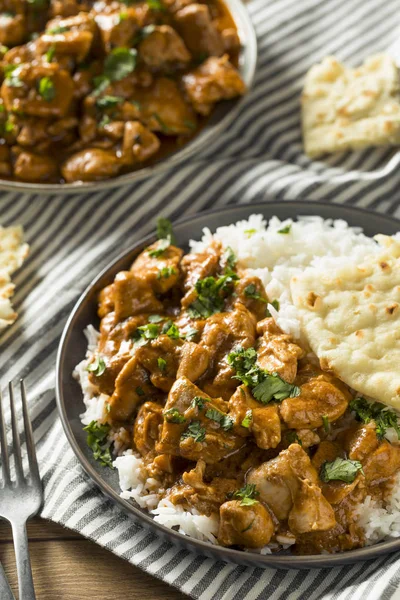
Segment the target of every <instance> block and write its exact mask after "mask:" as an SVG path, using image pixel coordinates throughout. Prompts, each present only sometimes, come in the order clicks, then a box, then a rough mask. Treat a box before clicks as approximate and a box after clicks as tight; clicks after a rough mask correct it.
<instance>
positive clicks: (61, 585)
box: [0, 518, 187, 600]
mask: <svg viewBox="0 0 400 600" xmlns="http://www.w3.org/2000/svg"><path fill="white" fill-rule="evenodd" d="M28 536H29V542H30V543H29V548H30V553H31V561H32V570H33V579H34V583H35V591H36V598H37V600H89V599H90V600H115V599H117V598H118V599H119V598H126V599H129V600H143V599H146V600H161V599H162V600H184V599H185V598H186V599H187V596H184V595H183V594H181V593H180V592H178V591H176V590H174V589H173V588H171V587H170V586H168V585H167V584H165V583H162V582H160V581H158V580H157V579H154V578H153V577H151V576H150V575H147V573H144V572H143V571H141V570H140V569H137V568H136V567H134V566H132V565H131V564H130V563H128V562H127V561H125V560H122V559H121V558H118V557H117V556H115V555H114V554H112V553H111V552H109V551H108V550H104V549H103V548H100V547H99V546H97V545H96V544H94V543H93V542H90V541H88V540H86V539H84V538H83V537H81V536H80V535H78V534H76V533H74V532H72V531H69V530H68V529H64V528H63V527H60V526H59V525H55V524H54V523H51V522H49V521H45V520H43V519H39V518H36V519H33V520H32V521H30V523H29V525H28ZM0 561H1V563H2V565H3V567H4V570H5V572H6V574H7V577H8V580H9V582H10V585H11V588H12V590H13V592H14V594H15V597H16V598H18V591H17V590H18V586H17V572H16V567H15V560H14V548H13V543H12V535H11V529H10V527H9V526H8V524H6V523H4V522H0ZM20 600H22V599H20Z"/></svg>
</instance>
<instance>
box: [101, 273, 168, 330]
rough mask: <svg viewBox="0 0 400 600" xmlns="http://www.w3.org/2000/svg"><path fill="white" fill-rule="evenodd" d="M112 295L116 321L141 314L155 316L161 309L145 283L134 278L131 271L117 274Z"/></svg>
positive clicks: (160, 305)
mask: <svg viewBox="0 0 400 600" xmlns="http://www.w3.org/2000/svg"><path fill="white" fill-rule="evenodd" d="M113 295H114V307H115V318H116V320H117V321H122V320H123V319H126V318H128V317H132V316H134V315H138V314H140V313H143V312H146V313H149V314H157V313H160V312H162V309H163V305H162V303H161V302H160V301H159V300H157V298H156V297H155V295H154V292H153V290H152V289H151V288H150V287H149V286H148V284H147V282H146V281H143V280H142V279H138V278H137V277H135V275H134V274H133V273H132V272H131V271H121V272H119V273H118V274H117V276H116V277H115V281H114V292H113Z"/></svg>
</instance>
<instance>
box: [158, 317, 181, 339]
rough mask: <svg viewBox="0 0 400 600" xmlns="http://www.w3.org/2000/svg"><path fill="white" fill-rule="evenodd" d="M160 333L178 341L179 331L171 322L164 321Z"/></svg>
mask: <svg viewBox="0 0 400 600" xmlns="http://www.w3.org/2000/svg"><path fill="white" fill-rule="evenodd" d="M161 333H163V334H165V335H167V336H168V337H170V338H171V339H172V340H178V339H179V338H180V331H179V329H178V327H177V326H176V325H175V323H173V322H172V321H166V322H165V323H164V325H163V328H162V330H161Z"/></svg>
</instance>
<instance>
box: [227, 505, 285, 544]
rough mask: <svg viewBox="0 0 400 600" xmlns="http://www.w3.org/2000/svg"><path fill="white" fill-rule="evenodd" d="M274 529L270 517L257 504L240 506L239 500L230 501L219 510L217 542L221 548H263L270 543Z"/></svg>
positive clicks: (261, 506) (262, 507)
mask: <svg viewBox="0 0 400 600" xmlns="http://www.w3.org/2000/svg"><path fill="white" fill-rule="evenodd" d="M274 529H275V527H274V523H273V521H272V518H271V515H270V514H269V512H268V511H267V509H266V508H265V507H264V506H263V505H262V504H260V503H259V502H257V503H256V504H253V505H252V506H241V503H240V501H239V500H230V501H229V502H225V503H224V504H222V506H221V508H220V522H219V530H218V541H219V543H220V544H221V545H222V546H244V547H245V548H263V546H266V545H267V544H268V543H269V542H270V540H271V538H272V536H273V534H274Z"/></svg>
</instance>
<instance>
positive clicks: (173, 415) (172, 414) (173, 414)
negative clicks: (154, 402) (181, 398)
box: [163, 408, 186, 423]
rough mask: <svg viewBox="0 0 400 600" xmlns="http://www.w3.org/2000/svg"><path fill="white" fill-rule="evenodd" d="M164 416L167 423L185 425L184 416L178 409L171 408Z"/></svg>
mask: <svg viewBox="0 0 400 600" xmlns="http://www.w3.org/2000/svg"><path fill="white" fill-rule="evenodd" d="M163 414H164V419H165V420H166V421H167V423H185V421H186V419H185V417H184V415H183V414H182V413H180V412H179V410H178V409H177V408H169V409H168V410H164V413H163Z"/></svg>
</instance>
